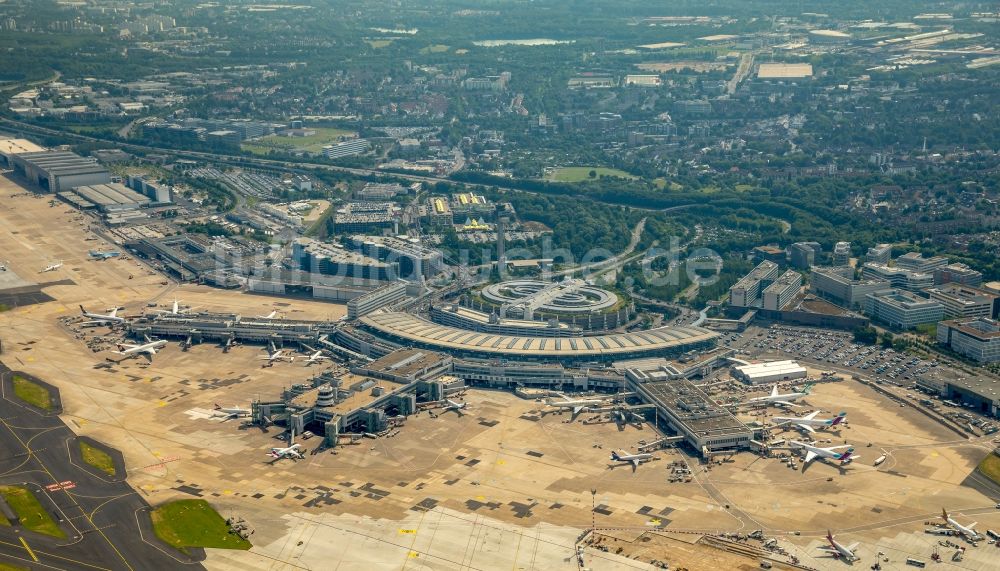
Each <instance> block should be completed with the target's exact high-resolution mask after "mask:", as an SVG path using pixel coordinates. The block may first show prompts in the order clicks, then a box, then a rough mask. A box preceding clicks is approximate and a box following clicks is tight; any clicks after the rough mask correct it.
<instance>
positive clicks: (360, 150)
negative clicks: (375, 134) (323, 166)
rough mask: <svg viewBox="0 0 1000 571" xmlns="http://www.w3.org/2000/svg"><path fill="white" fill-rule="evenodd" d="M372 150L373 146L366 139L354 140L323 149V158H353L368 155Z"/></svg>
mask: <svg viewBox="0 0 1000 571" xmlns="http://www.w3.org/2000/svg"><path fill="white" fill-rule="evenodd" d="M370 148H371V144H370V143H369V142H368V141H367V140H366V139H353V140H350V141H344V142H342V143H337V144H336V145H327V146H325V147H323V156H325V157H326V158H328V159H340V158H343V157H353V156H356V155H361V154H364V153H367V152H368V150H369V149H370Z"/></svg>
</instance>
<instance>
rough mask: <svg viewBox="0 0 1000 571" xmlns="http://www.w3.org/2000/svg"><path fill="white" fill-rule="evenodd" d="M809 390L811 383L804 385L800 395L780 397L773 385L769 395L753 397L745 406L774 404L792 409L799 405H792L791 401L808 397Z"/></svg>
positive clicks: (791, 394) (789, 394)
mask: <svg viewBox="0 0 1000 571" xmlns="http://www.w3.org/2000/svg"><path fill="white" fill-rule="evenodd" d="M810 390H812V383H806V386H805V388H804V389H802V392H800V393H786V394H783V395H782V394H778V385H774V386H773V387H771V394H769V395H767V396H763V397H754V398H752V399H750V400H748V401H747V402H746V404H764V405H768V404H776V405H778V406H794V407H797V406H800V405H797V404H793V403H792V401H794V400H798V399H800V398H802V397H804V396H806V395H808V394H809V391H810Z"/></svg>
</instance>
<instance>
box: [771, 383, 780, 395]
mask: <svg viewBox="0 0 1000 571" xmlns="http://www.w3.org/2000/svg"><path fill="white" fill-rule="evenodd" d="M771 396H772V397H776V396H778V385H774V386H773V387H771Z"/></svg>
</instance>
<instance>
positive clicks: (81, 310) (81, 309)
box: [80, 304, 87, 313]
mask: <svg viewBox="0 0 1000 571" xmlns="http://www.w3.org/2000/svg"><path fill="white" fill-rule="evenodd" d="M80 313H87V310H86V309H84V308H83V304H80Z"/></svg>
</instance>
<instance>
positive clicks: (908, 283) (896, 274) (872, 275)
mask: <svg viewBox="0 0 1000 571" xmlns="http://www.w3.org/2000/svg"><path fill="white" fill-rule="evenodd" d="M862 275H863V276H864V277H865V278H868V279H875V280H885V281H887V282H889V283H890V284H891V285H892V287H894V288H899V289H905V290H906V291H913V292H916V291H920V290H922V289H926V288H929V287H932V286H933V285H934V276H933V275H931V274H925V273H921V272H915V271H912V270H908V269H905V268H899V267H889V266H884V265H882V264H876V263H873V262H865V265H864V267H863V268H862Z"/></svg>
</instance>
